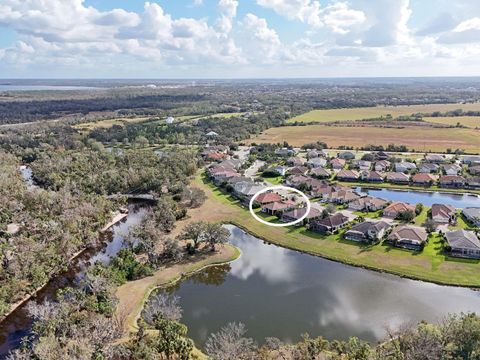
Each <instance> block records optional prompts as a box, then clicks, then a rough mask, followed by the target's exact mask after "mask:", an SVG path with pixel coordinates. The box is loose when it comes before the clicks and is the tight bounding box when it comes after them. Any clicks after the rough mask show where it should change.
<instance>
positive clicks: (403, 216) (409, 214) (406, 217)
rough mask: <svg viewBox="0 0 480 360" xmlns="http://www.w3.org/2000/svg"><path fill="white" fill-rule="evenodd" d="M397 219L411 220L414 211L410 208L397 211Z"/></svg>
mask: <svg viewBox="0 0 480 360" xmlns="http://www.w3.org/2000/svg"><path fill="white" fill-rule="evenodd" d="M397 219H398V220H400V221H402V222H406V223H408V222H411V221H413V219H415V213H414V212H413V211H412V210H405V211H400V212H399V213H398V216H397Z"/></svg>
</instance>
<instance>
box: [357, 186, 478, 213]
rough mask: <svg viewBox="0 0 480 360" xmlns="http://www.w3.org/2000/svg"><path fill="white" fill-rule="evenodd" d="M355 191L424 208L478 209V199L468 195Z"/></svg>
mask: <svg viewBox="0 0 480 360" xmlns="http://www.w3.org/2000/svg"><path fill="white" fill-rule="evenodd" d="M356 190H357V191H358V192H363V193H368V194H370V195H372V196H376V197H379V198H382V199H385V200H389V201H404V202H408V203H411V204H418V203H422V204H423V205H425V206H432V205H433V204H450V205H452V206H454V207H456V208H459V209H463V208H466V207H480V197H478V196H476V195H469V194H451V193H443V192H436V191H414V190H409V191H402V190H392V189H372V188H368V187H358V188H357V189H356Z"/></svg>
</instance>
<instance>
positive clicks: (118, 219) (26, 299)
mask: <svg viewBox="0 0 480 360" xmlns="http://www.w3.org/2000/svg"><path fill="white" fill-rule="evenodd" d="M127 216H128V214H118V213H117V214H116V215H115V216H114V217H113V218H112V220H110V221H109V222H108V223H107V224H106V225H105V226H104V227H103V228H102V229H100V230H99V235H101V234H102V233H105V232H106V231H107V230H109V229H110V228H111V227H112V226H114V225H116V224H118V223H119V222H121V221H123V220H124V219H125V218H126V217H127ZM89 249H90V248H89V247H88V246H86V247H83V248H81V249H80V250H78V251H77V252H75V253H73V254H72V255H71V256H70V258H69V259H68V261H67V263H68V264H69V266H70V264H71V262H72V261H75V260H76V259H78V258H79V257H80V256H82V255H83V254H84V253H85V252H86V251H88V250H89ZM64 271H68V269H67V270H62V271H60V272H58V273H56V272H53V273H52V274H50V276H49V277H48V280H47V282H45V283H44V284H43V285H40V286H39V287H37V288H36V289H34V290H33V291H32V292H31V293H29V294H27V295H25V296H24V297H23V298H22V299H20V300H19V301H17V302H15V303H14V304H12V305H11V307H10V309H9V311H8V312H7V313H5V314H4V315H2V316H0V323H2V322H4V321H5V320H7V319H8V318H9V317H10V316H11V315H12V314H13V313H14V312H15V311H17V310H18V309H19V308H20V307H22V306H23V305H25V303H27V302H29V301H30V300H32V299H34V298H35V297H36V296H37V294H38V293H39V292H40V291H42V290H43V289H44V288H45V287H47V285H48V284H49V283H50V281H52V280H53V279H54V278H55V277H56V276H59V275H60V274H62V273H63V272H64Z"/></svg>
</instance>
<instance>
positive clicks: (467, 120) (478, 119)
mask: <svg viewBox="0 0 480 360" xmlns="http://www.w3.org/2000/svg"><path fill="white" fill-rule="evenodd" d="M423 120H425V121H428V122H431V123H437V124H446V125H456V124H457V123H460V124H461V125H463V126H466V127H469V128H472V129H476V128H480V116H447V117H425V118H423Z"/></svg>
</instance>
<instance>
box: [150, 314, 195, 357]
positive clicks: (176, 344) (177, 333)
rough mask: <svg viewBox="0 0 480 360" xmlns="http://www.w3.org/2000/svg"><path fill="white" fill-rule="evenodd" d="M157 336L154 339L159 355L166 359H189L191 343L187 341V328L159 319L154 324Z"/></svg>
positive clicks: (174, 322)
mask: <svg viewBox="0 0 480 360" xmlns="http://www.w3.org/2000/svg"><path fill="white" fill-rule="evenodd" d="M155 329H156V330H158V335H157V336H156V337H155V340H154V341H155V344H156V348H157V350H158V352H159V353H163V354H165V355H166V357H167V359H173V358H177V359H180V360H188V359H190V353H191V352H192V349H193V342H192V340H190V339H187V338H186V337H185V336H186V335H187V327H186V326H185V325H183V324H179V323H178V322H176V321H169V320H166V319H162V318H159V319H157V320H156V322H155Z"/></svg>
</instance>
